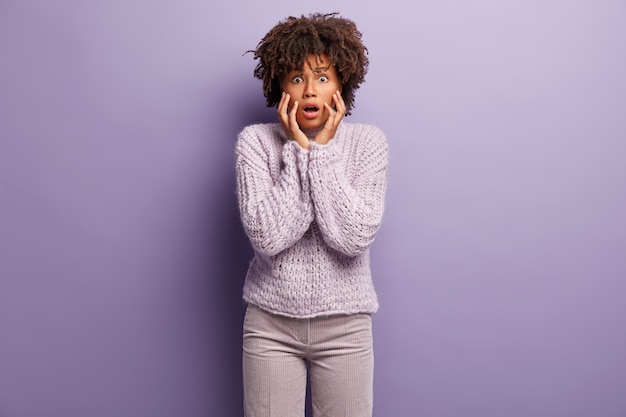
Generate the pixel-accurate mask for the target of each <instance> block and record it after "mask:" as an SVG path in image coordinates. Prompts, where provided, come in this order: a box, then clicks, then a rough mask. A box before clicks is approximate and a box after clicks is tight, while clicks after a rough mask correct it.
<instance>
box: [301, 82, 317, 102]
mask: <svg viewBox="0 0 626 417" xmlns="http://www.w3.org/2000/svg"><path fill="white" fill-rule="evenodd" d="M316 96H317V94H316V92H315V86H314V83H313V82H311V81H308V82H307V83H306V84H305V86H304V97H306V98H311V97H316Z"/></svg>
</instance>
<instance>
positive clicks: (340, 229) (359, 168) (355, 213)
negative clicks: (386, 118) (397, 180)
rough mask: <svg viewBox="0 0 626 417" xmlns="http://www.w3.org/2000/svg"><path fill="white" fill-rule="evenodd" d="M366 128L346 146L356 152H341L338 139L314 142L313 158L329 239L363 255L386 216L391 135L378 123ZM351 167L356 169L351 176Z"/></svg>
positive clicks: (314, 185)
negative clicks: (382, 129)
mask: <svg viewBox="0 0 626 417" xmlns="http://www.w3.org/2000/svg"><path fill="white" fill-rule="evenodd" d="M361 133H362V134H367V137H364V138H361V140H355V143H354V144H353V146H349V147H346V149H345V150H344V151H343V152H354V153H355V155H346V154H340V152H339V147H338V146H337V144H335V143H333V141H334V140H333V141H330V142H329V143H328V144H326V145H317V144H315V143H313V144H312V145H311V155H310V163H309V180H310V184H311V197H312V200H313V205H314V210H315V216H316V220H317V223H318V224H319V226H320V230H321V232H322V235H323V237H324V240H325V241H326V243H327V244H328V245H329V246H330V247H332V248H333V249H336V250H338V251H340V252H342V253H344V254H346V255H348V256H357V255H359V254H360V253H362V252H364V251H365V250H366V249H367V248H368V247H369V246H370V244H371V243H372V242H373V240H374V237H375V235H376V232H377V231H378V229H379V227H380V224H381V221H382V215H383V209H384V199H385V191H386V187H387V166H388V146H387V141H386V139H385V136H384V134H383V132H382V131H381V130H379V129H377V128H373V127H371V128H370V130H369V132H368V133H366V130H364V131H362V132H361ZM347 149H351V150H350V151H347ZM346 161H348V164H347V163H346ZM350 164H353V165H354V166H352V165H350ZM347 169H350V170H354V171H353V172H354V174H353V175H350V180H349V179H348V176H347V175H346V172H345V170H347Z"/></svg>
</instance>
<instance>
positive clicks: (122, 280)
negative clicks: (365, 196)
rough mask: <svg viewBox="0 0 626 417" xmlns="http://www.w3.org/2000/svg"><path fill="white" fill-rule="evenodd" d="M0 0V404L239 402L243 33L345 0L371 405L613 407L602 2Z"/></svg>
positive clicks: (579, 411)
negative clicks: (353, 59) (361, 132)
mask: <svg viewBox="0 0 626 417" xmlns="http://www.w3.org/2000/svg"><path fill="white" fill-rule="evenodd" d="M302 4H303V3H301V2H293V1H289V2H288V1H282V0H281V1H272V2H270V3H268V2H253V1H251V0H248V1H240V0H235V1H233V2H226V3H219V4H217V3H215V2H208V1H194V0H177V1H165V2H158V1H156V2H155V1H148V0H124V1H121V0H114V1H92V2H84V1H79V0H57V1H54V2H44V1H26V0H3V1H0V277H1V279H0V417H35V416H37V417H86V416H88V417H112V416H115V417H137V416H150V417H171V416H185V417H196V416H197V417H200V416H219V417H229V416H240V415H241V414H242V411H241V394H242V393H241V377H240V372H241V366H240V355H241V346H240V344H241V336H240V329H241V321H242V314H243V305H242V302H241V299H240V293H241V286H242V282H243V277H244V273H245V270H246V266H247V263H248V261H249V258H250V255H251V251H250V249H249V245H248V242H247V240H246V238H245V236H244V235H243V232H242V230H241V227H240V223H239V219H238V212H237V208H236V197H235V193H234V188H235V182H234V170H233V145H234V141H235V137H236V134H237V133H238V131H239V130H240V129H241V128H243V126H245V125H247V124H250V123H253V122H258V121H273V120H274V117H275V116H274V110H273V109H266V108H265V107H264V99H263V97H262V94H261V87H260V83H259V82H258V80H255V79H253V78H252V69H253V66H254V61H253V60H252V57H251V55H243V53H244V52H245V51H246V50H248V49H251V48H254V47H255V46H256V44H257V42H258V41H259V40H260V38H261V37H262V36H263V35H264V34H265V33H266V31H267V30H268V29H269V28H270V27H271V26H272V25H273V24H275V23H276V22H277V21H278V20H280V19H282V18H284V17H286V16H288V15H290V14H295V15H299V14H302V13H309V12H312V11H323V12H329V11H335V10H338V11H340V12H342V14H343V15H345V16H347V17H350V18H352V19H354V20H355V21H356V22H357V23H358V25H359V27H360V29H361V30H362V32H363V34H364V40H365V42H366V44H367V45H368V47H369V49H370V60H371V68H370V73H369V77H368V81H367V83H366V84H365V85H363V87H362V88H361V89H360V90H359V92H358V94H357V101H356V110H355V111H354V114H353V115H352V116H351V117H350V118H349V121H360V122H367V123H372V124H376V125H378V126H379V127H381V128H382V129H383V130H384V131H385V132H386V133H387V136H388V139H389V143H390V146H391V171H390V178H389V190H388V199H387V201H388V205H387V212H386V217H385V221H384V224H383V228H382V229H381V232H380V235H379V237H378V239H377V241H376V242H375V245H374V248H373V270H374V273H375V278H374V279H375V283H376V286H377V289H378V292H379V296H380V301H381V309H380V311H379V313H377V314H376V315H375V344H376V346H375V347H376V355H377V356H376V383H375V384H376V385H375V415H376V416H378V417H388V416H396V417H397V416H407V417H414V416H420V417H458V416H469V417H474V416H476V417H503V416H506V417H517V416H519V417H528V416H533V417H560V416H564V417H565V416H567V417H588V416H600V417H624V416H626V396H625V395H624V392H626V325H625V324H624V319H625V316H626V302H625V298H626V297H625V296H626V280H625V279H626V256H624V255H625V253H624V252H625V248H626V222H625V221H624V213H625V212H626V163H625V162H624V159H625V157H626V135H625V131H626V129H625V128H626V77H625V76H624V74H626V25H625V24H624V22H625V21H626V3H625V2H624V1H618V0H613V1H610V0H588V1H573V0H569V1H566V0H562V1H556V0H547V1H542V2H534V1H525V0H513V1H496V0H492V1H488V0H472V1H466V0H450V1H436V2H435V1H425V0H424V1H416V2H406V1H405V0H390V1H384V2H376V3H372V4H369V3H368V2H363V1H362V0H349V1H344V2H342V3H341V6H338V5H337V3H336V2H332V1H319V2H317V3H315V5H313V6H310V7H315V9H310V8H307V7H306V6H303V5H302Z"/></svg>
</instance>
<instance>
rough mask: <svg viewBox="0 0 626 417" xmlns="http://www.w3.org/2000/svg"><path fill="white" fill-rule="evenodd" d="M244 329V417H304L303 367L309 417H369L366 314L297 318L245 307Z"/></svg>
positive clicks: (369, 326) (368, 321)
mask: <svg viewBox="0 0 626 417" xmlns="http://www.w3.org/2000/svg"><path fill="white" fill-rule="evenodd" d="M243 327H244V329H243V384H244V413H245V416H246V417H303V416H304V407H305V396H306V382H307V366H306V361H308V362H309V372H310V375H309V377H310V379H311V399H312V403H313V416H314V417H371V416H372V400H373V376H374V350H373V346H372V317H371V315H369V314H353V315H334V316H325V317H315V318H311V319H296V318H290V317H285V316H280V315H276V314H271V313H268V312H266V311H264V310H262V309H261V308H259V307H256V306H254V305H252V304H249V305H248V308H247V310H246V315H245V319H244V326H243Z"/></svg>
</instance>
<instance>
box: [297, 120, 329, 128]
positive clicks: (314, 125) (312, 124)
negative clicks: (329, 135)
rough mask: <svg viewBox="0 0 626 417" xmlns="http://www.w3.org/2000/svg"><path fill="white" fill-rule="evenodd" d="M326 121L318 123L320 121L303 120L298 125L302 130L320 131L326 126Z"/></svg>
mask: <svg viewBox="0 0 626 417" xmlns="http://www.w3.org/2000/svg"><path fill="white" fill-rule="evenodd" d="M324 123H325V121H318V120H303V121H299V122H298V124H299V125H300V128H302V129H309V130H312V129H319V128H320V127H322V126H324Z"/></svg>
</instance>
